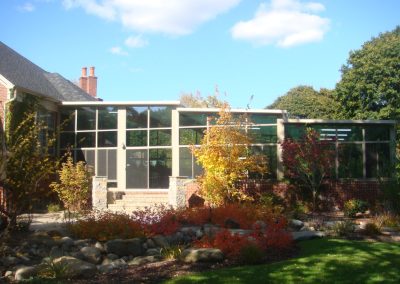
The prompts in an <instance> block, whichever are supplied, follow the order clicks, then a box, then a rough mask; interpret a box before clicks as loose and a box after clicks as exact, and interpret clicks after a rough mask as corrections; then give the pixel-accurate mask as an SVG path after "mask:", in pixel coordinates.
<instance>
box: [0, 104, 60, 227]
mask: <svg viewBox="0 0 400 284" xmlns="http://www.w3.org/2000/svg"><path fill="white" fill-rule="evenodd" d="M28 102H29V103H27V104H25V103H20V102H12V103H10V104H9V109H8V112H7V115H8V117H7V120H6V122H7V123H6V126H7V127H6V128H7V135H6V137H5V143H4V144H5V147H6V148H5V152H3V155H1V156H0V168H1V169H2V174H1V176H0V185H1V186H3V188H4V190H5V196H6V200H7V206H6V207H5V206H4V205H3V206H0V212H2V213H3V214H4V215H6V216H7V217H8V218H9V221H10V222H9V224H10V228H13V227H15V225H16V217H17V216H18V215H20V214H21V213H23V212H30V211H31V210H32V208H33V205H34V204H35V203H38V202H39V201H40V200H42V199H43V197H45V196H46V195H48V194H49V192H48V191H47V188H46V187H42V185H44V184H45V182H46V181H47V180H48V179H49V177H50V176H51V174H53V173H54V168H55V167H56V164H57V161H56V160H55V158H54V157H53V156H51V155H50V149H52V147H53V145H54V142H55V138H54V137H52V136H50V135H49V134H48V132H47V128H46V125H45V124H44V123H42V122H40V121H38V120H37V118H36V113H35V112H34V111H33V109H34V104H33V102H31V101H30V100H28ZM31 104H32V105H31ZM22 110H23V111H26V112H22ZM20 112H22V114H21V116H19V115H17V114H19V113H20Z"/></svg>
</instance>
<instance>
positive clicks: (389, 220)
mask: <svg viewBox="0 0 400 284" xmlns="http://www.w3.org/2000/svg"><path fill="white" fill-rule="evenodd" d="M373 222H374V223H375V224H376V225H377V226H378V228H382V227H390V228H400V217H399V215H394V214H392V213H388V212H385V213H383V214H379V215H377V216H374V218H373Z"/></svg>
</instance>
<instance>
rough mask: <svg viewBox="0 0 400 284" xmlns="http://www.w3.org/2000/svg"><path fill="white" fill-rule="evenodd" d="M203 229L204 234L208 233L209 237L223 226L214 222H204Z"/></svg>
mask: <svg viewBox="0 0 400 284" xmlns="http://www.w3.org/2000/svg"><path fill="white" fill-rule="evenodd" d="M203 231H204V234H206V235H207V236H209V237H213V236H215V234H216V233H218V232H219V231H221V228H220V227H218V226H215V225H212V224H204V225H203Z"/></svg>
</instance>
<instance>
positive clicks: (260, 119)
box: [249, 113, 282, 124]
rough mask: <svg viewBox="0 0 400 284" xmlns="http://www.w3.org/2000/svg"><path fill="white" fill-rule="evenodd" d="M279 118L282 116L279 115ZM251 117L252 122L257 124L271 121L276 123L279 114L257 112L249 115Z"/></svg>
mask: <svg viewBox="0 0 400 284" xmlns="http://www.w3.org/2000/svg"><path fill="white" fill-rule="evenodd" d="M279 118H282V116H279ZM249 119H250V122H252V123H255V124H271V123H276V120H277V119H278V116H276V115H271V114H262V113H257V114H251V115H250V116H249Z"/></svg>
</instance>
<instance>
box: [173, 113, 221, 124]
mask: <svg viewBox="0 0 400 284" xmlns="http://www.w3.org/2000/svg"><path fill="white" fill-rule="evenodd" d="M215 116H216V114H215V113H210V112H206V113H198V112H180V113H179V125H180V126H207V117H215Z"/></svg>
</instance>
